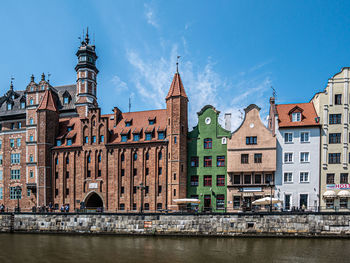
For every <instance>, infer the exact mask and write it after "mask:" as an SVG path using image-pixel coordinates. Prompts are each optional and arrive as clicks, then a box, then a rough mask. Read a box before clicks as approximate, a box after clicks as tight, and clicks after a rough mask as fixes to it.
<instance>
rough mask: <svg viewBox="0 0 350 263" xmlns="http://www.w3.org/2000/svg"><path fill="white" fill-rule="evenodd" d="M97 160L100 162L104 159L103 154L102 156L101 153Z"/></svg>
mask: <svg viewBox="0 0 350 263" xmlns="http://www.w3.org/2000/svg"><path fill="white" fill-rule="evenodd" d="M97 160H98V162H99V163H100V162H101V161H102V156H101V154H99V155H98V157H97Z"/></svg>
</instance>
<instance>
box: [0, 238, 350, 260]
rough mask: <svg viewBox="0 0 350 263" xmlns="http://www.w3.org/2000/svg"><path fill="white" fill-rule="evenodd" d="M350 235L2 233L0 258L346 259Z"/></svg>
mask: <svg viewBox="0 0 350 263" xmlns="http://www.w3.org/2000/svg"><path fill="white" fill-rule="evenodd" d="M349 245H350V240H346V239H338V240H337V239H278V238H267V239H262V238H192V237H191V238H190V237H171V238H168V237H125V236H87V235H86V236H69V235H32V234H13V235H11V234H0V262H26V263H31V262H98V263H103V262H152V263H156V262H166V261H167V262H200V263H204V262H242V263H244V262H311V263H312V262H317V263H323V262H337V263H340V262H347V260H348V258H349V255H350V253H349V251H348V250H347V249H346V248H347V247H348V246H349Z"/></svg>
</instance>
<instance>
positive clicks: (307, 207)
mask: <svg viewBox="0 0 350 263" xmlns="http://www.w3.org/2000/svg"><path fill="white" fill-rule="evenodd" d="M300 195H307V206H306V210H308V209H310V193H308V192H300V193H298V203H297V207H298V208H299V206H300Z"/></svg>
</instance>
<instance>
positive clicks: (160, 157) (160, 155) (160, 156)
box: [158, 152, 163, 160]
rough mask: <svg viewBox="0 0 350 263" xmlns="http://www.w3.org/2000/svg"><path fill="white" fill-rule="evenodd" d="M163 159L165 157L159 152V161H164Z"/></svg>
mask: <svg viewBox="0 0 350 263" xmlns="http://www.w3.org/2000/svg"><path fill="white" fill-rule="evenodd" d="M162 157H163V156H162V152H159V153H158V160H162Z"/></svg>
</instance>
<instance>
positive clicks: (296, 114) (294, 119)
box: [292, 112, 301, 122]
mask: <svg viewBox="0 0 350 263" xmlns="http://www.w3.org/2000/svg"><path fill="white" fill-rule="evenodd" d="M297 121H301V113H300V112H294V113H292V122H297Z"/></svg>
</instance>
